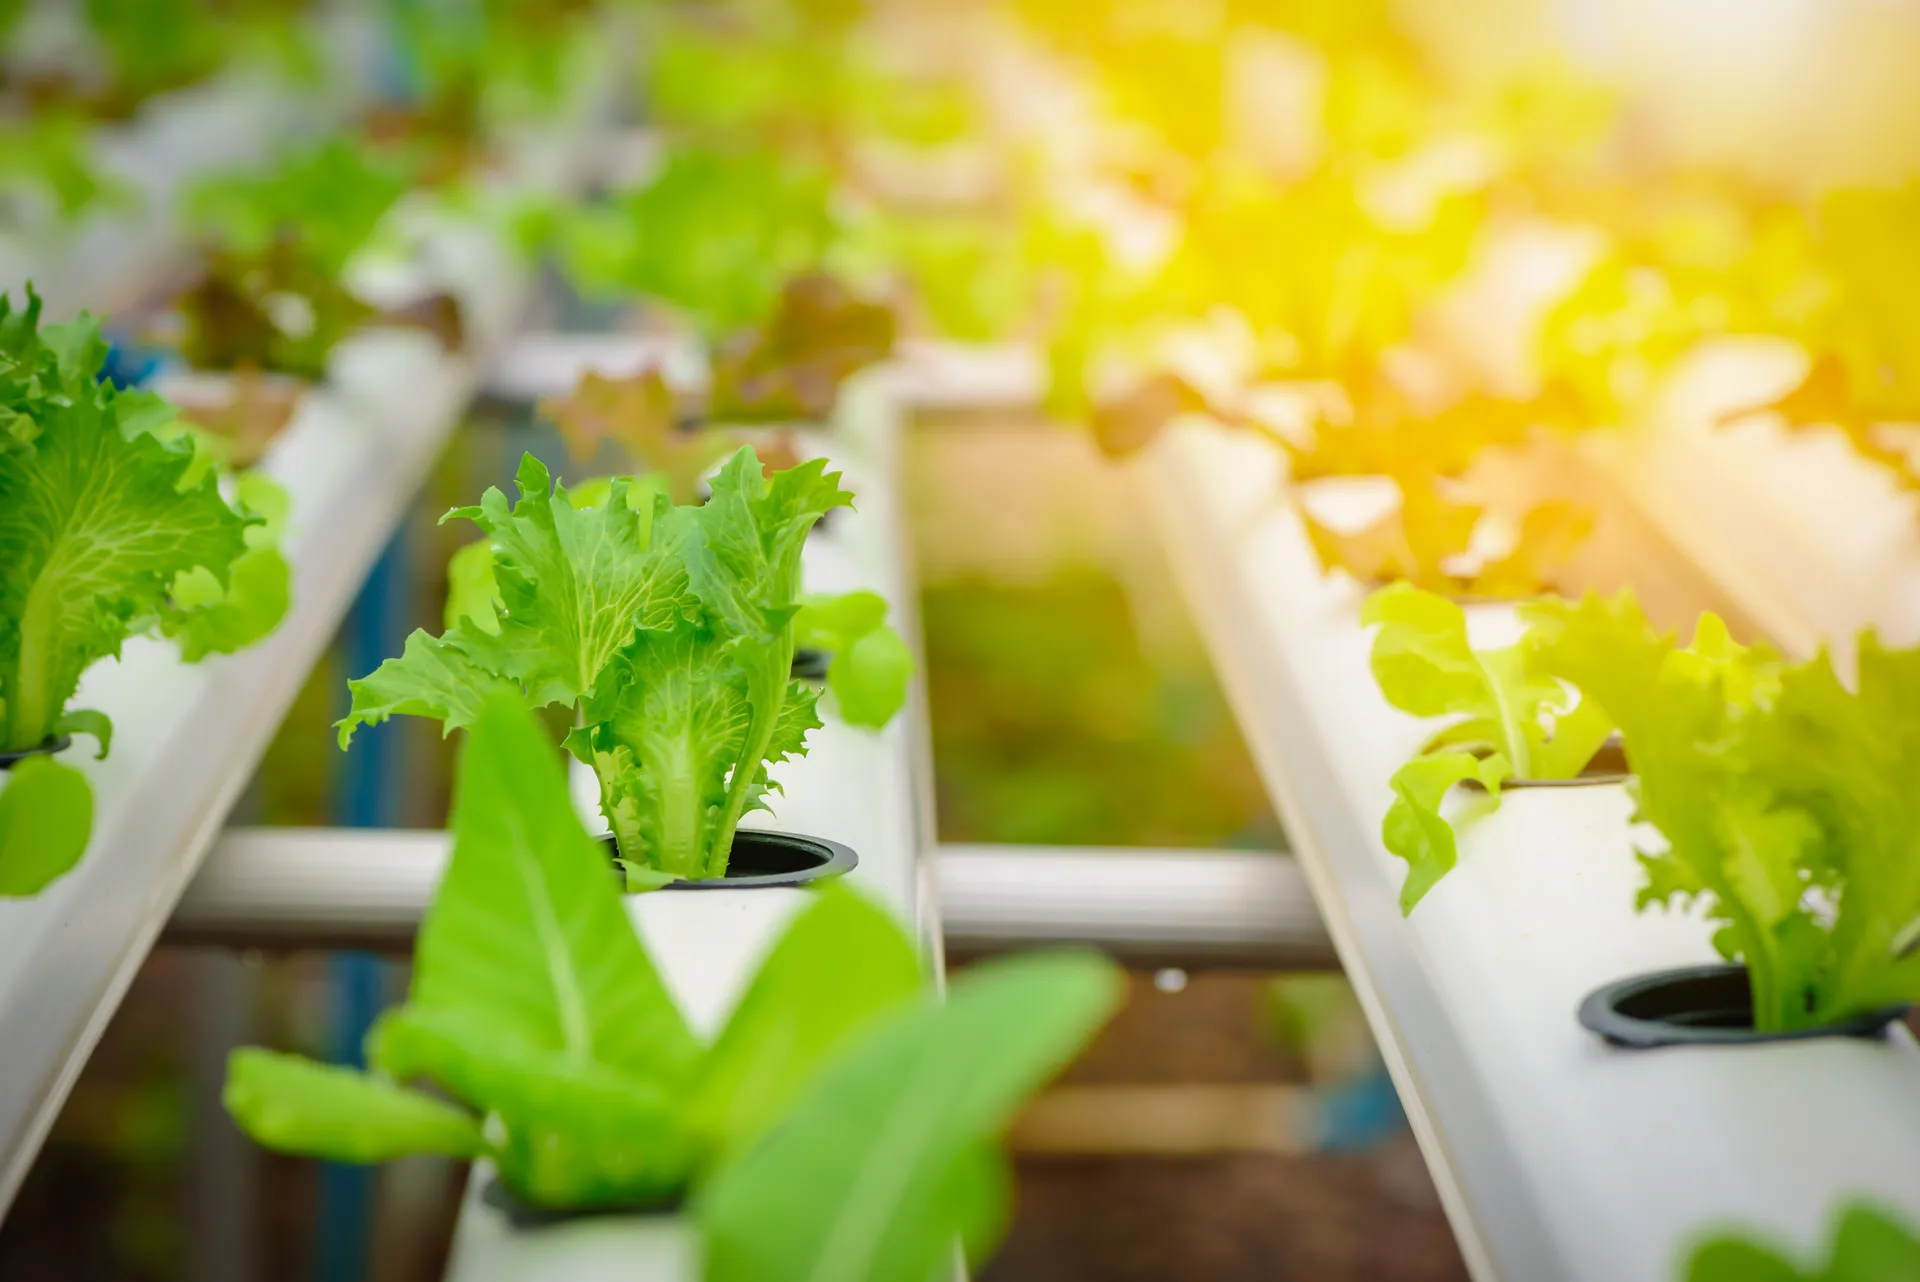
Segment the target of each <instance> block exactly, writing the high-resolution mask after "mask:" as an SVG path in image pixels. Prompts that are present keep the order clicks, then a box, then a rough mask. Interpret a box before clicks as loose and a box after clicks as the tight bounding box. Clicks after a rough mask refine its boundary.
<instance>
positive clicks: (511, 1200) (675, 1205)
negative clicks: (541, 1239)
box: [480, 1174, 686, 1231]
mask: <svg viewBox="0 0 1920 1282" xmlns="http://www.w3.org/2000/svg"><path fill="white" fill-rule="evenodd" d="M480 1200H481V1201H482V1202H485V1203H486V1204H487V1205H488V1206H490V1207H492V1208H493V1209H494V1210H496V1211H498V1212H500V1213H501V1214H502V1215H504V1216H506V1217H507V1222H508V1223H509V1224H511V1225H513V1227H514V1228H516V1229H520V1230H523V1231H524V1230H527V1229H543V1228H551V1227H553V1226H555V1225H559V1224H577V1223H579V1222H580V1221H581V1220H593V1219H603V1218H612V1217H625V1216H636V1215H662V1216H665V1215H673V1214H675V1213H677V1212H678V1211H679V1210H680V1209H681V1208H682V1206H684V1205H685V1202H686V1199H685V1198H684V1197H683V1196H680V1195H675V1196H673V1197H667V1198H661V1199H659V1200H657V1201H653V1202H614V1203H609V1204H607V1205H604V1206H580V1207H569V1208H559V1207H550V1206H535V1205H534V1204H533V1203H531V1202H525V1201H522V1200H521V1199H519V1198H517V1197H515V1196H514V1194H513V1190H512V1189H509V1188H508V1187H507V1186H506V1185H505V1184H503V1183H502V1182H501V1180H500V1177H499V1176H498V1175H496V1174H489V1175H488V1176H487V1182H486V1183H485V1184H484V1185H482V1186H481V1189H480Z"/></svg>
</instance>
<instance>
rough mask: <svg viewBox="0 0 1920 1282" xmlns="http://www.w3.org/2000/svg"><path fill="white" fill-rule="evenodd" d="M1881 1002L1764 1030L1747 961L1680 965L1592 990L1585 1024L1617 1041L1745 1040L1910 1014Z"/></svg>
mask: <svg viewBox="0 0 1920 1282" xmlns="http://www.w3.org/2000/svg"><path fill="white" fill-rule="evenodd" d="M1906 1010H1907V1007H1906V1006H1905V1005H1892V1006H1882V1007H1880V1008H1878V1009H1876V1010H1871V1011H1867V1012H1864V1013H1862V1014H1859V1015H1855V1016H1853V1017H1852V1018H1850V1019H1845V1020H1841V1021H1840V1022H1838V1023H1835V1024H1825V1025H1822V1026H1820V1027H1818V1028H1794V1029H1783V1030H1776V1031H1769V1032H1761V1031H1759V1030H1757V1029H1755V1028H1754V1026H1753V997H1752V990H1751V989H1750V987H1749V986H1748V982H1747V968H1746V967H1745V966H1719V965H1715V966H1682V967H1679V968H1677V969H1674V970H1660V971H1651V972H1649V973H1647V974H1644V975H1632V976H1629V977H1628V978H1626V979H1621V980H1615V981H1614V982H1613V983H1611V984H1607V985H1605V986H1604V987H1601V988H1597V989H1595V990H1594V991H1593V992H1591V993H1589V994H1587V996H1586V998H1585V1000H1583V1001H1582V1002H1581V1003H1580V1023H1581V1025H1582V1027H1584V1028H1586V1029H1587V1030H1588V1031H1589V1032H1592V1033H1596V1034H1598V1035H1599V1036H1601V1037H1602V1038H1605V1039H1606V1040H1607V1041H1608V1042H1610V1043H1612V1044H1613V1045H1615V1046H1621V1047H1625V1048H1628V1049H1631V1050H1651V1049H1653V1048H1655V1047H1659V1046H1744V1045H1753V1044H1756V1043H1761V1042H1786V1041H1804V1040H1805V1039H1807V1038H1811V1037H1877V1036H1879V1035H1881V1034H1882V1033H1884V1032H1885V1031H1886V1028H1887V1025H1889V1024H1891V1023H1892V1022H1893V1021H1894V1020H1896V1019H1899V1018H1900V1017H1901V1015H1903V1014H1905V1013H1906Z"/></svg>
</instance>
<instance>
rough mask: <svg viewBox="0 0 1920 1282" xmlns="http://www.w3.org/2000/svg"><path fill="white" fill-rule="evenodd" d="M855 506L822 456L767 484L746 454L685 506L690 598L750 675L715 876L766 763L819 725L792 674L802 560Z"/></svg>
mask: <svg viewBox="0 0 1920 1282" xmlns="http://www.w3.org/2000/svg"><path fill="white" fill-rule="evenodd" d="M852 502H853V495H852V494H850V493H848V492H847V491H845V490H843V489H841V488H840V475H839V473H837V472H834V473H829V472H828V471H827V470H826V461H825V460H824V459H810V460H808V461H807V462H805V463H802V464H800V465H799V466H798V467H792V468H788V469H787V470H786V471H784V472H776V473H775V474H774V476H773V479H772V480H771V481H769V480H767V479H766V478H765V477H764V476H763V475H762V474H761V470H760V461H759V460H758V459H757V458H755V457H754V454H753V451H752V450H750V449H746V448H744V447H743V448H742V449H740V450H739V451H738V452H737V453H735V454H734V456H733V457H732V458H731V459H729V460H727V463H726V466H724V467H723V468H721V469H720V472H719V474H718V475H716V476H715V477H714V480H713V494H712V497H710V498H709V499H708V500H707V501H706V503H704V504H703V505H701V506H700V507H698V508H692V509H681V511H683V512H684V513H685V514H686V515H685V519H686V520H687V521H689V522H690V523H691V524H692V525H693V526H694V528H695V529H697V531H698V534H699V537H698V538H697V539H691V540H688V542H687V547H688V549H689V553H690V558H689V568H690V570H691V572H692V584H693V589H694V592H695V593H696V594H697V595H698V596H699V598H700V603H701V606H702V609H703V612H704V614H705V617H706V619H707V623H708V626H709V627H710V628H711V629H712V630H713V635H714V636H715V638H716V639H717V640H718V641H719V642H720V643H721V644H725V645H731V646H732V647H733V649H734V653H735V654H736V655H737V656H738V662H739V663H740V666H741V668H742V669H743V671H744V672H745V675H746V694H747V706H748V723H747V730H746V737H745V739H744V741H743V743H742V745H741V749H740V752H739V754H738V755H737V756H736V758H735V761H734V766H733V769H732V771H731V773H730V775H729V777H728V782H727V795H726V800H725V803H724V806H723V808H722V810H721V813H720V816H719V819H718V821H717V827H716V842H717V843H718V842H720V841H724V842H725V843H726V844H724V845H722V844H716V845H715V847H714V848H713V850H712V851H711V853H710V854H709V856H708V860H707V866H708V868H709V870H710V875H712V876H719V875H720V874H722V873H724V872H725V871H726V859H727V852H728V849H729V847H730V845H731V843H732V840H733V832H734V829H735V828H737V827H738V826H739V823H740V818H741V816H742V815H744V814H746V812H747V811H748V810H751V809H760V808H763V806H764V803H763V802H762V801H761V798H762V797H763V796H764V795H765V794H766V791H767V789H768V787H769V786H770V784H769V780H768V777H767V765H768V764H769V763H773V762H779V761H782V760H785V759H786V758H787V757H789V756H798V755H799V754H800V753H801V752H802V751H804V748H805V738H804V736H805V733H806V731H808V730H810V729H812V728H814V727H815V726H818V725H819V724H820V723H819V721H818V720H817V719H816V718H815V717H814V715H813V696H812V695H811V694H810V693H809V692H807V691H806V690H805V688H804V687H803V686H800V685H799V684H798V683H796V682H793V681H791V680H789V676H788V674H789V673H790V672H791V671H792V668H793V650H794V637H793V618H794V615H795V614H796V613H798V611H799V608H800V553H801V550H802V548H803V547H804V546H805V545H806V536H807V532H808V531H809V530H811V529H812V528H813V525H814V522H816V521H818V520H819V519H820V518H821V517H822V516H824V515H825V514H826V513H827V512H829V511H831V510H832V509H834V508H836V507H846V506H850V505H851V504H852Z"/></svg>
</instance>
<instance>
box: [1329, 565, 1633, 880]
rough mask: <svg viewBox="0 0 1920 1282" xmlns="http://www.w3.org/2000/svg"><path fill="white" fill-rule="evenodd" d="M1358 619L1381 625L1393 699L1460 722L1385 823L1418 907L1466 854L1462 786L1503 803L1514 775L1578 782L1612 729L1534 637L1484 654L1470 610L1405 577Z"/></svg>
mask: <svg viewBox="0 0 1920 1282" xmlns="http://www.w3.org/2000/svg"><path fill="white" fill-rule="evenodd" d="M1360 621H1361V623H1362V624H1367V625H1373V624H1377V625H1379V628H1380V630H1379V632H1378V633H1377V634H1375V636H1374V639H1373V656H1372V666H1373V675H1374V680H1375V681H1377V682H1378V683H1379V685H1380V692H1381V693H1382V694H1384V695H1385V696H1386V698H1387V702H1388V703H1391V704H1392V705H1393V706H1394V707H1396V708H1399V709H1400V710H1401V711H1403V712H1410V713H1412V714H1414V715H1415V716H1418V717H1451V718H1453V720H1452V721H1450V722H1449V723H1448V724H1447V726H1446V727H1445V728H1443V729H1442V730H1441V731H1440V732H1439V733H1438V734H1436V735H1434V736H1433V738H1431V739H1429V740H1428V741H1427V744H1426V746H1425V747H1424V748H1423V749H1422V750H1421V751H1420V753H1419V755H1418V756H1416V757H1414V759H1413V760H1411V761H1409V762H1407V764H1406V765H1404V766H1401V767H1400V769H1399V770H1397V771H1395V772H1394V775H1393V779H1392V781H1391V782H1392V787H1393V793H1394V799H1393V803H1392V805H1390V806H1389V807H1388V808H1387V814H1386V818H1385V820H1384V821H1383V822H1382V824H1381V838H1382V840H1383V841H1384V842H1385V843H1386V847H1387V849H1388V850H1390V851H1392V852H1393V853H1394V854H1395V855H1398V856H1399V857H1400V858H1402V859H1404V860H1406V861H1407V879H1406V881H1405V882H1404V883H1403V884H1402V885H1401V887H1400V908H1401V911H1403V912H1409V913H1410V912H1412V911H1413V907H1414V905H1415V904H1417V903H1419V902H1420V899H1421V897H1422V896H1424V895H1425V894H1426V893H1427V891H1429V890H1431V889H1432V888H1433V886H1434V883H1436V882H1438V881H1439V880H1440V878H1442V877H1444V876H1445V875H1446V874H1447V873H1448V872H1449V871H1451V870H1452V868H1453V866H1454V863H1455V862H1456V860H1457V859H1458V857H1459V855H1458V848H1457V846H1456V843H1455V840H1454V833H1453V827H1452V825H1451V824H1449V823H1448V822H1447V820H1446V819H1445V818H1443V817H1442V816H1441V814H1440V806H1441V803H1442V802H1443V801H1444V800H1445V798H1446V795H1447V793H1448V792H1449V791H1450V790H1451V789H1452V788H1453V786H1454V785H1455V784H1458V783H1462V782H1465V781H1468V780H1471V781H1473V782H1475V783H1477V784H1479V785H1480V786H1481V787H1483V788H1485V789H1486V791H1487V794H1488V797H1489V798H1490V799H1491V800H1492V801H1493V802H1495V803H1497V802H1498V801H1499V798H1500V786H1501V785H1502V784H1503V783H1505V782H1506V781H1507V780H1509V779H1571V778H1573V777H1574V776H1575V775H1577V774H1579V773H1580V771H1581V769H1582V768H1584V767H1585V766H1586V764H1587V762H1589V761H1590V760H1592V759H1593V754H1594V753H1595V752H1596V751H1598V750H1599V748H1600V745H1601V744H1602V743H1603V742H1604V741H1605V740H1606V738H1607V735H1608V734H1609V733H1611V731H1612V729H1613V726H1612V723H1611V722H1610V721H1609V720H1608V719H1607V717H1606V714H1605V713H1603V712H1602V711H1600V708H1599V706H1598V705H1597V704H1595V703H1593V702H1592V701H1590V700H1578V699H1576V697H1575V695H1574V693H1573V692H1572V691H1571V690H1569V689H1568V688H1567V687H1566V686H1564V685H1562V684H1561V683H1560V682H1558V681H1556V680H1555V679H1554V678H1553V676H1552V675H1550V674H1549V673H1548V672H1547V671H1543V670H1541V668H1540V666H1539V665H1538V663H1537V662H1536V661H1535V660H1534V659H1533V658H1532V656H1531V654H1530V651H1529V648H1528V647H1527V646H1526V645H1525V644H1521V645H1513V646H1507V647H1505V648H1503V649H1498V650H1475V649H1474V648H1473V646H1472V644H1471V643H1470V642H1469V641H1468V640H1467V617H1466V614H1465V613H1464V612H1463V611H1462V610H1461V609H1460V607H1459V606H1458V605H1456V604H1454V603H1453V602H1452V601H1449V600H1447V599H1446V598H1445V597H1442V596H1438V595H1435V594H1434V593H1432V592H1426V591H1423V590H1421V589H1419V588H1415V587H1411V586H1409V585H1408V584H1405V583H1396V584H1394V585H1392V586H1391V587H1387V588H1382V589H1381V590H1380V591H1378V592H1376V593H1374V594H1373V595H1372V596H1370V597H1368V598H1367V601H1366V604H1365V605H1364V606H1362V607H1361V612H1360Z"/></svg>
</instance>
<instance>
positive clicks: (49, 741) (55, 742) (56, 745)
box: [0, 734, 73, 770]
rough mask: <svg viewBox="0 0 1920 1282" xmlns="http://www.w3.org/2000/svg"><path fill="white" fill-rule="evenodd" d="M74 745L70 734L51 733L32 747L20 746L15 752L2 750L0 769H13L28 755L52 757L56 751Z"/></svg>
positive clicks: (63, 750) (62, 750) (64, 749)
mask: <svg viewBox="0 0 1920 1282" xmlns="http://www.w3.org/2000/svg"><path fill="white" fill-rule="evenodd" d="M72 746H73V736H72V735H70V734H57V735H56V734H50V735H48V736H47V737H46V738H44V739H42V740H41V741H40V742H39V743H36V744H34V745H33V747H31V748H20V749H17V750H15V751H13V752H0V770H11V769H13V767H14V766H15V765H17V764H18V763H20V762H22V761H25V760H26V759H27V758H28V757H51V756H52V755H53V754H54V753H56V752H65V751H66V750H67V749H68V748H71V747H72Z"/></svg>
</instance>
